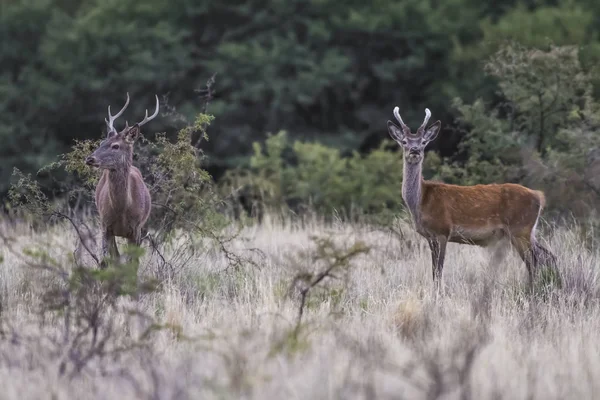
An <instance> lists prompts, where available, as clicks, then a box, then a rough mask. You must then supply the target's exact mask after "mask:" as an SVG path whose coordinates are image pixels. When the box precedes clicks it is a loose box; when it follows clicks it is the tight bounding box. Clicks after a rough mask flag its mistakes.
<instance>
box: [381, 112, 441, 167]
mask: <svg viewBox="0 0 600 400" xmlns="http://www.w3.org/2000/svg"><path fill="white" fill-rule="evenodd" d="M394 116H395V117H396V119H397V120H398V122H399V123H400V127H398V126H396V125H395V124H394V123H393V122H392V121H388V122H387V126H388V132H389V134H390V136H391V137H392V139H394V140H395V141H396V142H398V144H399V145H400V146H401V147H402V150H403V152H404V159H405V160H406V161H407V162H408V163H409V164H418V163H421V162H423V157H424V152H425V147H427V145H428V144H429V142H431V141H432V140H434V139H435V138H436V137H437V135H438V133H439V131H440V127H441V126H442V123H441V122H440V121H439V120H438V121H436V122H435V123H434V124H433V125H431V126H429V128H426V126H427V122H429V118H430V117H431V111H429V108H426V109H425V119H424V120H423V123H422V124H421V126H420V127H419V128H418V129H417V132H416V133H412V132H411V131H410V128H409V127H408V126H407V125H406V124H405V123H404V121H402V117H401V116H400V111H399V109H398V107H395V108H394Z"/></svg>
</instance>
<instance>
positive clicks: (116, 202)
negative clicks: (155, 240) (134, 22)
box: [85, 93, 159, 268]
mask: <svg viewBox="0 0 600 400" xmlns="http://www.w3.org/2000/svg"><path fill="white" fill-rule="evenodd" d="M155 97H156V111H155V112H154V114H152V115H151V116H150V117H148V110H146V116H145V117H144V119H143V120H142V121H140V122H138V123H136V124H134V125H133V126H131V127H130V126H129V124H128V123H126V124H125V128H124V129H123V130H122V131H121V132H118V133H117V130H116V129H115V127H114V122H115V120H116V119H117V118H119V117H120V116H121V114H123V112H124V111H125V109H126V108H127V106H128V105H129V93H127V101H126V102H125V105H124V106H123V108H122V109H121V111H119V112H118V113H117V114H116V115H111V113H110V106H108V119H105V121H106V126H107V135H106V139H104V140H103V141H102V142H101V143H100V146H99V147H98V148H97V149H96V151H94V152H93V153H92V154H91V155H90V156H89V157H87V158H86V160H85V162H86V164H88V165H91V166H94V167H97V168H100V169H102V170H103V172H102V176H101V177H100V181H99V182H98V185H97V186H96V207H97V208H98V213H99V214H100V223H101V227H102V258H103V261H102V264H101V267H102V268H106V261H105V257H106V256H107V255H108V254H110V255H111V256H112V257H114V258H115V259H116V258H118V257H119V250H118V249H117V242H116V240H115V237H116V236H119V237H124V238H127V240H128V242H129V243H130V244H135V245H137V246H140V245H141V242H142V228H143V226H144V224H145V223H146V221H147V220H148V217H149V216H150V209H151V197H150V191H149V190H148V187H147V186H146V184H145V183H144V179H143V178H142V174H141V172H140V170H139V169H138V168H136V167H135V166H133V165H132V162H133V144H134V143H135V141H136V139H137V138H138V137H139V136H140V134H141V133H140V127H141V126H143V125H144V124H146V123H147V122H149V121H151V120H153V119H154V118H155V117H156V116H157V115H158V109H159V102H158V96H155Z"/></svg>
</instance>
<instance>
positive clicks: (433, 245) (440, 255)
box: [427, 236, 448, 292]
mask: <svg viewBox="0 0 600 400" xmlns="http://www.w3.org/2000/svg"><path fill="white" fill-rule="evenodd" d="M427 241H428V242H429V249H430V250H431V269H432V274H433V283H434V285H435V289H436V291H438V292H439V290H440V288H441V284H442V270H443V269H444V259H445V257H446V245H447V244H448V239H447V238H445V237H440V236H438V237H435V236H434V237H430V238H428V239H427Z"/></svg>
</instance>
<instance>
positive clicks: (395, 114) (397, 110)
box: [394, 106, 406, 128]
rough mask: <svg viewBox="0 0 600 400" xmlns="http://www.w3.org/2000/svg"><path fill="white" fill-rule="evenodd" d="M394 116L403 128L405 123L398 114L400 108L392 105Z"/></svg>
mask: <svg viewBox="0 0 600 400" xmlns="http://www.w3.org/2000/svg"><path fill="white" fill-rule="evenodd" d="M394 117H396V119H397V120H398V122H400V125H402V127H403V128H406V124H405V123H404V121H402V117H401V116H400V108H398V107H397V106H396V107H394Z"/></svg>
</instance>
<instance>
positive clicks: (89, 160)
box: [85, 156, 96, 165]
mask: <svg viewBox="0 0 600 400" xmlns="http://www.w3.org/2000/svg"><path fill="white" fill-rule="evenodd" d="M85 163H86V164H87V165H94V164H96V157H94V156H89V157H88V158H86V159H85Z"/></svg>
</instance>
